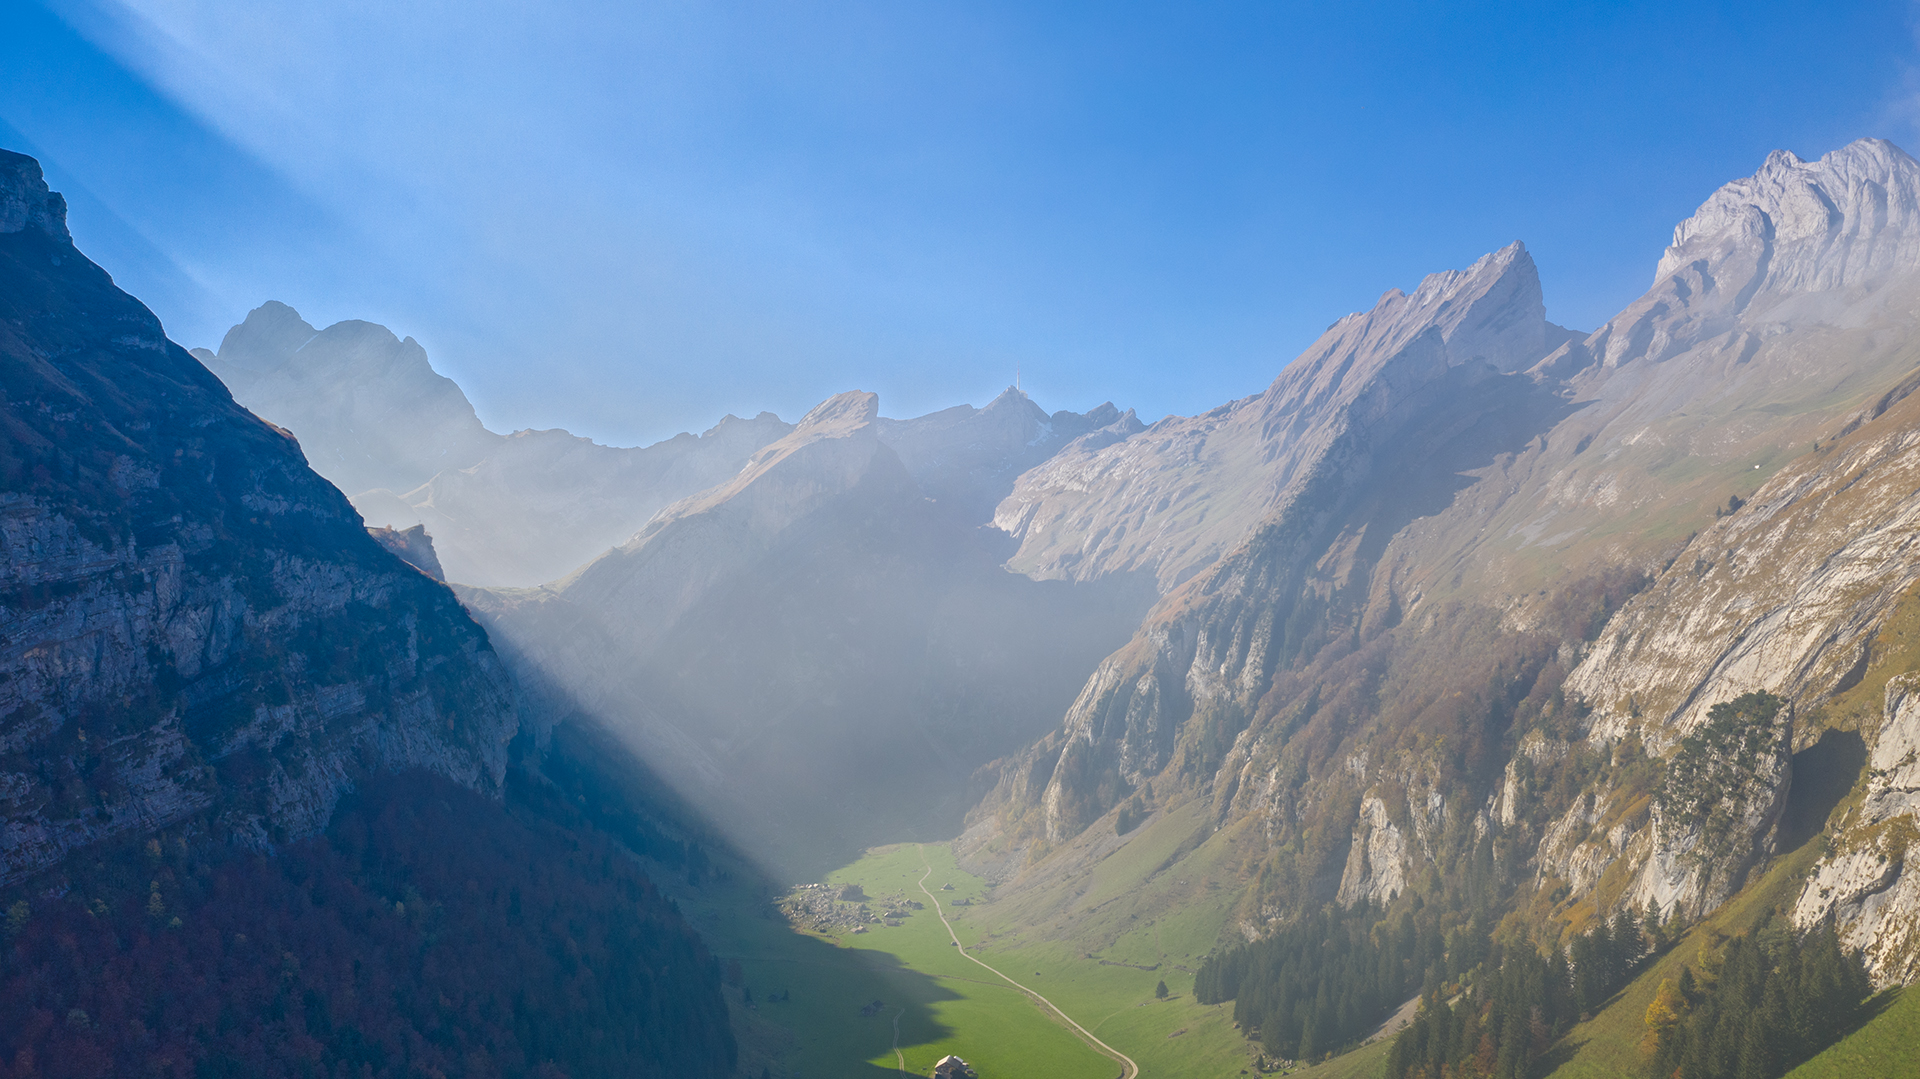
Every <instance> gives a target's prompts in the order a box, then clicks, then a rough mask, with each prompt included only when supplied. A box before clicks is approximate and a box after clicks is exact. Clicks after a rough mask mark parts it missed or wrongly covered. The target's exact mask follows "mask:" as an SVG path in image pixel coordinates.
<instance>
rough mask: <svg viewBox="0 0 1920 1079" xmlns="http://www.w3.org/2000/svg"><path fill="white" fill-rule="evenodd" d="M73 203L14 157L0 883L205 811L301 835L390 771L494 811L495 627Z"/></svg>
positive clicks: (3, 438)
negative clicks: (153, 297)
mask: <svg viewBox="0 0 1920 1079" xmlns="http://www.w3.org/2000/svg"><path fill="white" fill-rule="evenodd" d="M20 207H25V210H24V211H20V210H18V209H17V208H20ZM62 207H63V204H62V203H61V202H60V200H59V197H58V196H56V195H51V194H49V193H48V192H47V190H46V187H45V185H44V183H43V182H42V180H41V178H40V172H39V169H38V167H37V166H36V165H35V164H34V163H33V162H32V161H31V160H30V159H28V158H24V157H21V156H19V155H15V154H5V153H0V224H5V225H6V226H7V227H6V228H5V229H4V230H3V231H0V477H4V482H3V483H0V594H3V595H4V601H0V801H3V802H4V814H5V825H4V830H0V880H8V881H11V880H17V879H19V878H21V877H22V876H24V875H27V874H31V873H33V872H35V871H36V870H40V869H43V868H45V867H47V866H49V865H52V864H54V863H56V862H57V861H59V860H60V859H61V858H63V857H66V856H67V855H69V854H70V853H71V852H73V851H75V850H78V849H82V848H85V847H87V846H89V845H91V844H95V843H98V842H101V841H103V840H106V839H109V838H112V837H115V836H121V835H126V834H129V833H135V834H137V833H141V832H145V831H150V830H153V829H156V828H160V827H164V826H167V825H169V824H172V823H175V822H178V821H180V820H182V819H184V818H187V817H190V816H194V815H201V816H202V817H203V818H204V819H205V820H206V821H207V822H208V825H209V827H210V828H211V829H212V830H214V831H215V832H217V833H220V834H224V835H227V836H229V837H231V838H234V839H236V840H239V841H241V842H246V843H251V844H258V845H267V844H272V843H277V842H280V841H282V840H285V839H288V838H292V837H295V836H299V835H304V834H308V833H311V832H313V831H315V830H317V829H318V828H319V827H321V826H322V825H323V824H324V823H325V822H326V821H327V819H328V817H329V816H330V814H331V812H332V809H333V806H334V803H335V801H336V800H337V799H338V798H339V797H340V795H341V794H342V792H343V791H345V790H346V789H348V788H349V787H350V786H351V785H352V784H353V783H354V781H355V778H356V777H357V776H361V775H364V774H366V773H367V772H368V771H369V770H373V769H398V768H406V767H421V768H427V769H430V770H433V771H436V772H439V773H440V774H443V775H446V776H448V777H451V778H453V779H454V780H456V781H458V782H460V783H463V784H465V785H467V786H470V787H473V788H476V789H480V790H486V791H497V790H498V789H499V785H500V783H501V781H502V776H503V773H504V770H505V767H506V764H507V743H508V741H509V739H511V738H512V737H513V736H514V734H515V732H516V730H517V729H518V728H517V720H516V717H515V715H514V711H513V706H512V699H511V693H510V688H509V683H508V681H507V678H506V674H505V672H504V670H503V669H502V667H501V666H500V664H499V663H498V661H497V660H496V659H495V656H494V654H493V651H492V649H491V648H490V647H489V645H488V643H487V640H486V637H485V635H484V634H483V633H482V632H481V631H480V629H479V627H478V626H476V625H474V623H473V622H472V621H471V620H470V619H468V618H467V617H466V616H465V614H464V613H463V612H462V611H461V609H460V607H459V605H458V604H457V602H456V601H455V600H454V598H453V596H452V594H451V593H449V592H448V591H447V590H446V589H445V587H443V586H442V585H440V584H437V583H436V582H434V581H432V580H430V579H429V578H427V577H426V576H424V575H423V574H421V573H418V572H415V571H414V570H413V569H412V568H411V567H409V566H407V565H406V564H405V563H403V562H401V561H400V560H399V559H397V558H395V557H394V556H393V555H391V554H389V553H388V552H387V551H386V550H384V549H383V548H382V547H381V546H380V545H379V544H377V543H376V542H375V541H374V540H373V539H372V538H371V537H369V536H368V535H367V533H366V532H365V530H364V529H363V528H362V527H361V523H360V520H359V516H358V515H357V514H356V513H355V512H354V511H353V508H352V506H350V505H349V504H348V503H347V500H346V499H345V498H344V497H343V496H342V495H341V494H340V493H339V492H338V491H337V490H335V489H334V488H333V487H332V486H331V485H329V484H328V483H327V482H326V481H325V480H323V479H321V478H320V477H319V476H317V475H315V474H314V472H313V471H312V470H311V469H310V468H308V467H307V464H306V462H305V460H304V459H303V458H302V456H301V454H300V450H299V447H298V446H297V445H296V444H295V443H294V441H293V440H292V439H291V438H289V437H288V436H287V434H286V432H285V431H282V430H280V429H278V428H275V427H272V426H270V425H268V424H266V423H263V422H261V421H260V420H258V419H257V418H255V417H254V416H252V415H251V414H249V413H248V412H247V411H246V410H245V409H242V408H241V407H239V406H238V405H236V404H235V403H234V402H233V400H232V398H231V397H230V396H229V395H228V393H227V391H226V389H225V388H224V387H223V386H222V385H221V384H220V383H219V381H218V380H216V379H215V378H214V377H213V376H212V375H211V374H209V373H208V372H207V371H206V369H205V368H203V367H202V366H201V365H200V364H199V363H196V362H195V361H194V359H193V358H192V357H191V356H189V355H188V354H187V353H186V352H185V351H183V350H182V349H180V348H179V347H178V346H176V345H174V344H173V343H172V342H169V341H168V340H167V339H166V337H165V336H164V334H163V333H162V331H161V328H160V324H159V322H158V321H157V320H156V319H155V318H154V317H153V315H152V313H151V312H149V311H147V309H146V308H144V307H142V306H141V305H140V304H139V303H138V302H137V301H135V300H133V299H132V298H131V297H128V296H127V295H126V294H124V293H122V292H120V291H119V290H118V289H116V288H115V287H114V286H113V283H112V281H111V279H109V278H108V276H107V274H106V273H105V272H104V271H102V270H101V269H100V268H99V267H97V266H95V265H94V264H93V263H91V262H89V261H88V260H87V259H86V258H85V257H83V256H82V255H80V253H79V252H77V251H76V250H75V249H74V248H73V245H72V243H71V241H70V240H69V239H68V236H67V232H66V229H65V226H64V221H63V220H62V218H61V215H60V210H61V208H62Z"/></svg>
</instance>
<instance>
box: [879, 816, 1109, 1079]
mask: <svg viewBox="0 0 1920 1079" xmlns="http://www.w3.org/2000/svg"><path fill="white" fill-rule="evenodd" d="M913 849H915V850H917V851H919V852H920V864H921V865H924V866H926V867H927V871H926V872H925V873H923V874H921V875H920V881H919V888H920V891H921V892H922V893H923V894H924V895H925V896H926V897H927V898H928V899H930V900H932V901H933V912H934V913H935V914H938V915H939V916H940V924H941V925H944V926H946V927H947V936H949V937H952V938H953V946H954V947H955V948H958V949H959V950H960V954H961V955H964V956H966V957H967V958H968V959H972V960H973V962H975V963H978V964H979V965H980V966H982V967H986V969H987V970H989V971H991V972H992V973H993V974H994V975H996V976H997V977H999V979H1000V980H1001V981H1003V982H1006V983H1007V984H1008V985H1011V986H1013V987H1014V988H1015V989H1018V990H1020V991H1021V992H1022V993H1025V994H1026V995H1028V996H1029V997H1032V998H1033V999H1034V1000H1035V1001H1038V1002H1039V1003H1040V1004H1042V1005H1044V1006H1045V1007H1046V1009H1047V1010H1048V1011H1050V1012H1052V1013H1053V1014H1055V1015H1057V1016H1059V1017H1060V1019H1061V1021H1062V1022H1064V1023H1066V1024H1067V1025H1068V1026H1070V1027H1072V1028H1073V1029H1075V1030H1077V1031H1079V1032H1080V1037H1082V1038H1084V1039H1086V1042H1087V1044H1089V1045H1091V1046H1093V1047H1094V1048H1096V1049H1098V1050H1100V1051H1101V1052H1102V1053H1105V1054H1106V1055H1107V1056H1110V1057H1112V1058H1113V1059H1114V1060H1116V1061H1118V1062H1119V1064H1120V1079H1140V1065H1138V1064H1135V1063H1134V1062H1133V1058H1132V1057H1130V1056H1128V1055H1127V1054H1125V1053H1122V1052H1121V1051H1120V1050H1118V1049H1115V1048H1114V1047H1113V1046H1111V1045H1108V1044H1107V1043H1106V1042H1103V1041H1101V1040H1100V1039H1099V1038H1096V1037H1094V1035H1093V1032H1092V1031H1090V1030H1088V1029H1087V1028H1086V1027H1083V1026H1081V1025H1080V1024H1079V1023H1076V1022H1074V1021H1073V1017H1072V1016H1070V1015H1068V1014H1067V1013H1066V1012H1063V1011H1061V1010H1060V1006H1059V1005H1057V1004H1055V1003H1054V1002H1053V1001H1051V1000H1048V999H1047V998H1046V997H1043V996H1041V995H1040V994H1039V993H1036V992H1034V991H1033V990H1031V989H1029V988H1027V987H1026V986H1024V985H1021V984H1020V983H1019V982H1016V981H1014V980H1013V979H1012V978H1009V977H1007V976H1006V975H1005V974H1003V973H1001V972H1000V971H999V970H997V969H995V968H994V967H991V966H987V964H986V963H983V962H981V961H980V960H979V959H975V958H974V957H973V956H972V955H969V954H968V953H967V946H966V945H964V944H962V943H960V935H959V934H957V933H955V932H954V931H953V923H952V922H949V921H947V912H946V911H945V910H943V909H941V906H940V897H939V896H936V895H934V894H933V893H932V892H929V891H927V878H928V877H931V876H933V863H932V862H929V861H927V849H926V848H925V847H923V846H921V845H920V844H918V843H915V844H914V845H913ZM895 1022H896V1024H897V1023H898V1020H897V1019H896V1020H895ZM896 1029H897V1028H896ZM902 1070H903V1071H904V1070H905V1066H904V1064H903V1065H902Z"/></svg>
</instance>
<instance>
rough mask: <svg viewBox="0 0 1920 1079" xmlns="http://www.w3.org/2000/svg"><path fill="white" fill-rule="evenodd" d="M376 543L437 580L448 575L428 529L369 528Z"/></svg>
mask: <svg viewBox="0 0 1920 1079" xmlns="http://www.w3.org/2000/svg"><path fill="white" fill-rule="evenodd" d="M367 534H368V535H370V536H372V537H373V540H374V542H375V543H378V544H379V545H380V546H382V547H385V548H386V549H387V550H389V551H392V552H393V553H394V554H396V555H399V556H400V560H401V561H402V562H405V563H406V564H407V565H409V566H412V567H413V568H414V569H417V570H419V571H420V572H421V573H424V574H426V575H427V576H429V577H431V578H433V579H434V580H436V581H444V580H446V579H447V575H446V574H445V573H443V572H442V571H441V569H440V558H439V556H438V555H436V554H434V551H433V537H432V536H429V535H427V530H426V529H425V528H424V527H422V526H420V525H414V526H413V527H412V528H380V527H374V528H369V529H367Z"/></svg>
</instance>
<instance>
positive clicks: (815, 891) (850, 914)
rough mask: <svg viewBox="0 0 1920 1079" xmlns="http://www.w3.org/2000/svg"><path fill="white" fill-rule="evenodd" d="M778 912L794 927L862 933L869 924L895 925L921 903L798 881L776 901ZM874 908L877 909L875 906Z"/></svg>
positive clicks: (827, 931)
mask: <svg viewBox="0 0 1920 1079" xmlns="http://www.w3.org/2000/svg"><path fill="white" fill-rule="evenodd" d="M778 905H779V907H780V912H781V914H783V915H784V916H785V917H786V919H787V921H788V922H789V923H790V924H792V925H793V926H794V927H795V928H798V929H808V930H812V931H813V932H816V933H835V932H853V933H864V932H866V931H867V927H868V926H871V925H899V924H900V920H901V919H903V918H907V917H911V916H912V914H913V912H914V911H916V910H924V909H926V908H925V906H924V905H923V904H921V903H918V902H915V901H914V900H911V899H906V898H904V897H900V896H895V897H892V898H888V899H874V898H870V897H868V896H867V895H866V893H864V892H861V891H860V890H859V889H857V888H852V887H847V888H839V887H836V886H834V885H831V884H802V885H800V886H799V887H797V888H795V889H794V890H793V891H791V892H788V893H787V894H786V896H785V897H783V898H782V899H781V900H780V902H779V904H778ZM876 908H877V909H876Z"/></svg>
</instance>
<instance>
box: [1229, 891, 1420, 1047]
mask: <svg viewBox="0 0 1920 1079" xmlns="http://www.w3.org/2000/svg"><path fill="white" fill-rule="evenodd" d="M1445 956H1446V947H1445V942H1444V941H1443V939H1442V936H1441V933H1440V931H1439V926H1438V923H1437V922H1436V920H1435V919H1434V918H1433V917H1432V915H1431V913H1430V912H1428V911H1426V910H1425V909H1420V910H1415V909H1412V905H1411V904H1409V905H1408V906H1407V908H1406V909H1402V910H1401V911H1400V912H1399V914H1398V916H1396V917H1390V918H1383V917H1382V916H1381V912H1380V910H1379V909H1378V908H1376V907H1372V906H1369V905H1366V904H1361V905H1359V906H1357V907H1354V908H1353V909H1351V910H1345V909H1342V908H1340V907H1329V908H1326V909H1322V910H1321V911H1320V912H1319V913H1317V914H1314V915H1310V916H1308V917H1306V918H1303V919H1301V920H1299V921H1297V922H1295V923H1293V924H1291V925H1289V926H1286V927H1285V928H1282V929H1280V930H1278V931H1276V932H1274V933H1273V934H1271V935H1269V936H1266V937H1263V938H1261V939H1259V940H1256V941H1252V942H1250V943H1247V944H1242V945H1239V946H1237V947H1233V948H1229V949H1226V950H1225V951H1221V952H1216V953H1214V954H1213V955H1210V956H1208V957H1207V958H1206V960H1205V961H1204V962H1202V963H1201V964H1200V969H1199V971H1198V972H1197V973H1196V974H1195V976H1194V982H1193V994H1194V999H1196V1000H1198V1001H1199V1002H1200V1003H1202V1004H1219V1003H1223V1002H1225V1001H1228V1000H1231V1001H1233V1018H1234V1021H1235V1022H1236V1023H1238V1024H1240V1027H1241V1029H1242V1030H1244V1031H1247V1032H1248V1036H1249V1037H1252V1036H1254V1034H1255V1032H1257V1033H1258V1036H1259V1038H1260V1041H1261V1042H1262V1044H1264V1045H1265V1046H1266V1049H1267V1051H1268V1052H1269V1053H1272V1054H1274V1055H1276V1056H1279V1057H1283V1058H1291V1059H1299V1060H1312V1059H1316V1058H1318V1057H1320V1056H1322V1055H1324V1054H1326V1053H1328V1052H1330V1051H1332V1050H1335V1049H1338V1048H1341V1047H1344V1046H1347V1045H1350V1044H1352V1043H1354V1042H1357V1041H1359V1040H1360V1039H1361V1038H1364V1037H1365V1036H1366V1035H1367V1034H1368V1033H1369V1032H1370V1031H1372V1030H1373V1028H1375V1027H1377V1026H1378V1025H1379V1024H1380V1022H1381V1021H1382V1020H1383V1019H1385V1018H1386V1016H1387V1013H1388V1012H1389V1011H1391V1010H1392V1009H1393V1008H1394V1007H1396V1006H1398V1005H1399V1004H1400V1002H1401V1001H1403V1000H1405V999H1407V997H1409V996H1411V995H1412V994H1413V993H1414V992H1415V991H1417V990H1418V989H1419V987H1420V984H1421V982H1422V980H1423V979H1424V978H1425V977H1426V976H1427V972H1428V971H1429V970H1430V969H1434V968H1435V967H1436V966H1437V965H1444V962H1445Z"/></svg>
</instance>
